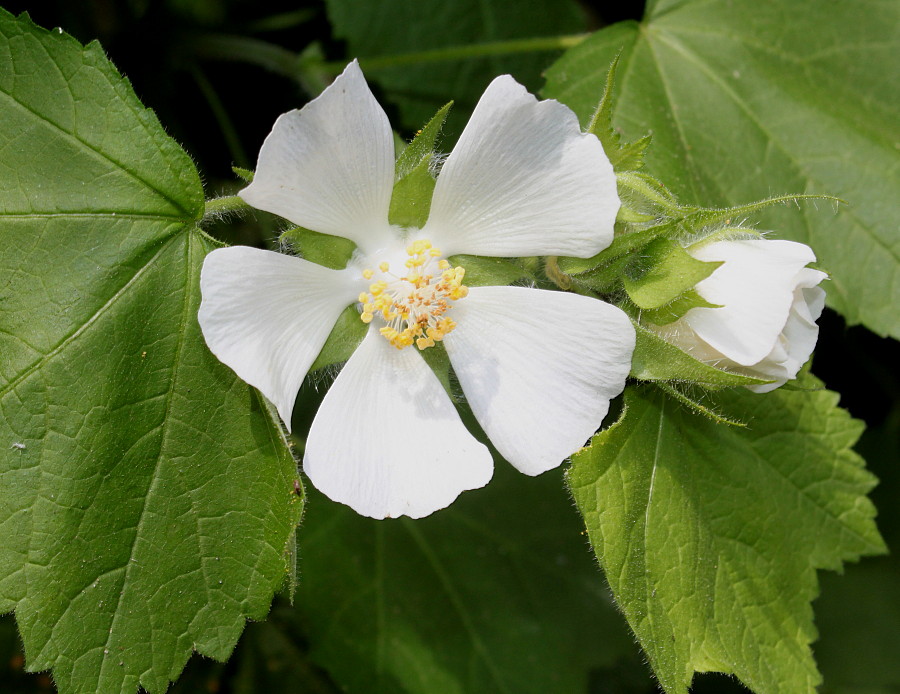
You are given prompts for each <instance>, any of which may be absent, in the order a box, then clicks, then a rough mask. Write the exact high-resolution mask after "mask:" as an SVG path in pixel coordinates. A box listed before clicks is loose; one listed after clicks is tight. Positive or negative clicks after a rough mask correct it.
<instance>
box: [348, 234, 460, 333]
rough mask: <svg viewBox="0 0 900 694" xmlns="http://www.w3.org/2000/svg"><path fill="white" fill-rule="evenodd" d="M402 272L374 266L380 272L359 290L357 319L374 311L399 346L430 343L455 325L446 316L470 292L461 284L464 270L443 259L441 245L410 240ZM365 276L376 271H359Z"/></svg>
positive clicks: (385, 265) (386, 265)
mask: <svg viewBox="0 0 900 694" xmlns="http://www.w3.org/2000/svg"><path fill="white" fill-rule="evenodd" d="M406 254H407V255H408V256H409V258H408V259H407V260H406V263H405V264H406V274H405V275H404V276H402V277H400V276H398V275H396V274H394V273H392V272H390V269H391V268H390V264H389V263H387V262H382V263H380V264H379V265H378V269H379V271H380V274H379V277H378V278H377V280H376V281H375V282H373V283H372V284H371V285H369V291H368V292H362V293H361V294H360V295H359V303H360V304H362V313H361V314H360V316H359V317H360V319H361V320H362V322H363V323H371V322H372V319H373V318H374V317H375V316H380V317H381V319H382V320H384V323H385V325H384V327H382V328H381V329H380V332H381V334H382V335H384V337H385V338H386V339H387V340H388V341H389V342H390V343H391V344H392V345H394V347H396V348H397V349H403V348H404V347H408V346H409V345H411V344H413V343H415V345H416V347H418V348H419V349H425V348H427V347H434V343H435V342H440V341H441V340H443V339H444V336H445V335H446V334H447V333H449V332H450V331H451V330H453V328H455V327H456V323H454V322H453V319H452V318H450V317H449V316H448V315H447V312H448V311H449V310H450V308H452V306H453V302H454V301H456V300H457V299H462V298H463V297H464V296H465V295H466V294H468V293H469V288H468V287H466V286H465V285H464V284H463V283H462V280H463V276H464V275H465V274H466V271H465V270H464V269H463V268H461V267H454V268H451V267H450V263H449V262H447V261H446V260H443V259H442V258H441V251H440V249H439V248H434V247H433V246H432V245H431V242H430V241H427V240H425V239H422V240H419V241H413V243H411V244H410V245H409V246H407V247H406ZM362 274H363V277H364V278H366V279H367V280H371V279H372V278H374V277H375V274H376V273H375V270H373V269H370V268H367V269H365V270H363V273H362Z"/></svg>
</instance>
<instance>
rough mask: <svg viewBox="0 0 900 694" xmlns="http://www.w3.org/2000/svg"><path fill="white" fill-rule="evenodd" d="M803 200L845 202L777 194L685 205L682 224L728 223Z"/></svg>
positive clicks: (708, 224) (706, 225)
mask: <svg viewBox="0 0 900 694" xmlns="http://www.w3.org/2000/svg"><path fill="white" fill-rule="evenodd" d="M804 200H825V201H828V202H831V203H833V204H835V205H839V204H846V202H845V201H844V200H841V199H840V198H836V197H834V196H832V195H777V196H775V197H772V198H766V199H765V200H757V201H756V202H751V203H748V204H746V205H736V206H734V207H721V208H691V207H685V208H683V210H684V211H685V213H686V214H685V217H684V225H685V226H686V227H688V228H698V229H699V228H702V227H708V226H710V225H714V224H730V223H731V221H732V220H734V219H746V218H747V217H748V216H749V215H752V214H755V213H757V212H761V211H762V210H764V209H766V208H769V207H772V206H774V205H790V204H794V205H798V204H799V203H800V202H801V201H804Z"/></svg>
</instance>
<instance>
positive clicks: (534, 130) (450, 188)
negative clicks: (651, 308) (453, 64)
mask: <svg viewBox="0 0 900 694" xmlns="http://www.w3.org/2000/svg"><path fill="white" fill-rule="evenodd" d="M618 210H619V198H618V195H617V193H616V177H615V174H614V173H613V168H612V165H611V164H610V163H609V160H608V159H607V158H606V154H604V152H603V146H602V145H601V144H600V141H599V140H598V139H597V138H596V137H595V136H594V135H589V134H585V133H582V132H581V129H580V127H579V125H578V120H577V118H576V117H575V114H574V113H572V111H571V110H570V109H569V108H568V107H566V106H563V105H562V104H560V103H559V102H557V101H552V100H551V101H541V102H538V101H537V99H535V97H534V96H532V95H531V94H529V93H528V92H527V91H525V88H524V87H523V86H522V85H520V84H518V83H517V82H516V81H515V80H514V79H513V78H512V77H510V76H509V75H503V76H501V77H498V78H497V79H495V80H494V81H493V82H491V84H490V85H489V86H488V88H487V90H486V91H485V92H484V95H483V96H482V97H481V100H480V101H479V102H478V105H477V106H476V107H475V111H474V113H473V114H472V118H471V120H470V121H469V123H468V125H467V126H466V129H465V130H464V131H463V134H462V136H461V137H460V138H459V142H458V143H457V145H456V147H455V148H454V150H453V152H452V153H451V154H450V156H449V157H447V161H446V162H445V163H444V166H443V168H442V169H441V173H440V175H439V176H438V179H437V183H436V185H435V189H434V196H433V199H432V202H431V213H430V216H429V218H428V223H427V224H426V225H425V228H424V229H423V231H422V236H423V237H427V238H428V239H430V240H431V241H432V242H433V243H434V244H435V245H436V246H438V247H439V248H440V249H441V250H443V251H444V253H445V254H448V255H452V254H454V253H469V254H474V255H487V256H502V257H515V256H531V255H567V256H575V257H579V258H587V257H590V256H592V255H594V254H595V253H598V252H599V251H601V250H602V249H604V248H606V247H607V246H608V245H609V244H610V243H611V242H612V237H613V223H614V222H615V219H616V213H617V212H618Z"/></svg>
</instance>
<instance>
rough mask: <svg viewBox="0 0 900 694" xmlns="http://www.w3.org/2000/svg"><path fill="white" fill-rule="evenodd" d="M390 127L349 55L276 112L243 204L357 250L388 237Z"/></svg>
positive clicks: (391, 177) (374, 245) (243, 193)
mask: <svg viewBox="0 0 900 694" xmlns="http://www.w3.org/2000/svg"><path fill="white" fill-rule="evenodd" d="M393 185H394V139H393V135H392V134H391V126H390V123H388V119H387V116H386V115H385V113H384V111H383V110H382V108H381V106H379V105H378V102H377V101H376V100H375V97H374V96H373V95H372V92H371V91H370V89H369V86H368V85H367V84H366V80H365V78H364V77H363V74H362V72H361V71H360V69H359V65H358V64H357V63H356V61H355V60H354V61H353V62H352V63H350V64H349V65H348V66H347V68H346V69H345V70H344V72H343V74H341V75H340V76H339V77H338V78H337V79H336V80H335V81H334V82H333V83H332V84H331V85H330V86H329V87H328V88H326V89H325V91H324V92H322V94H321V95H319V96H318V97H317V98H315V99H313V100H312V101H310V102H309V103H308V104H306V106H304V107H303V108H302V109H300V110H299V111H296V110H295V111H289V112H288V113H285V114H284V115H282V116H280V117H279V118H278V120H277V121H276V122H275V126H274V127H273V128H272V132H271V133H270V134H269V136H268V137H267V138H266V141H265V142H264V143H263V146H262V149H261V150H260V152H259V162H258V163H257V166H256V175H255V176H254V179H253V183H251V184H250V185H249V186H248V187H247V188H244V190H242V191H241V192H240V196H241V197H242V198H243V199H244V200H245V201H246V202H247V203H248V204H250V205H253V207H256V208H258V209H261V210H267V211H268V212H273V213H275V214H277V215H280V216H281V217H284V218H286V219H289V220H290V221H292V222H293V223H294V224H298V225H300V226H302V227H306V228H307V229H312V230H313V231H319V232H321V233H323V234H332V235H334V236H343V237H345V238H348V239H350V240H351V241H354V242H356V244H357V245H359V246H360V247H361V248H363V249H369V250H373V249H377V248H380V247H381V245H382V244H384V243H386V242H388V241H389V239H390V238H391V236H392V234H391V231H390V226H389V225H388V208H389V207H390V204H391V192H392V189H393Z"/></svg>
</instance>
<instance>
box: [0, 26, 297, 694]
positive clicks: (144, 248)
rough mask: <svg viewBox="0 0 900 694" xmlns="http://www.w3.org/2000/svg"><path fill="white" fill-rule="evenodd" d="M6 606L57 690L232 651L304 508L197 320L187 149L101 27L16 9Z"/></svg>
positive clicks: (6, 285) (9, 100)
mask: <svg viewBox="0 0 900 694" xmlns="http://www.w3.org/2000/svg"><path fill="white" fill-rule="evenodd" d="M0 121H2V123H3V127H2V128H0V150H2V151H3V157H2V164H0V354H2V360H0V412H2V416H0V442H2V445H0V535H2V537H3V541H2V543H0V611H10V610H15V612H16V618H17V621H18V624H19V628H20V630H21V633H22V637H23V640H24V643H25V651H26V654H27V665H28V667H29V669H31V670H42V669H50V668H52V670H53V677H54V679H55V681H56V683H57V685H58V687H59V689H60V691H61V692H63V693H66V692H104V693H105V692H115V693H118V692H122V694H131V693H132V692H134V691H135V690H136V689H137V687H138V685H139V684H140V685H142V686H144V687H145V688H146V689H148V690H149V691H151V692H162V691H164V690H165V689H166V686H167V684H168V682H169V681H170V680H171V679H173V678H174V677H176V676H177V675H178V673H179V672H180V670H181V668H182V667H183V665H184V663H185V661H186V660H187V658H188V657H189V656H190V654H191V652H192V650H197V651H199V652H201V653H204V654H206V655H209V656H212V657H215V658H224V657H226V656H227V655H228V654H229V652H230V651H231V649H232V648H233V646H234V643H235V641H236V640H237V638H238V636H239V634H240V633H241V630H242V629H243V626H244V623H245V620H246V619H247V618H261V617H262V616H264V615H265V614H266V612H267V610H268V606H269V602H270V600H271V597H272V594H273V592H274V591H275V589H276V588H277V587H278V586H279V584H280V583H281V581H282V580H283V578H284V571H285V558H284V554H285V547H286V544H287V542H288V540H289V538H290V536H291V533H292V530H293V527H294V525H295V523H296V521H297V519H298V517H299V513H300V509H301V507H302V503H301V499H300V498H299V497H298V496H296V495H295V494H294V493H293V485H292V480H293V478H294V476H295V474H296V473H295V468H294V462H293V460H292V458H291V456H290V455H289V454H288V452H287V448H286V447H285V446H284V444H283V442H282V440H281V438H280V432H279V430H278V428H277V426H276V425H275V424H274V423H273V420H272V419H271V417H270V414H269V412H268V410H267V407H266V405H265V404H264V403H263V402H262V400H261V398H260V397H259V396H258V395H257V394H256V393H255V392H254V391H252V390H251V389H249V388H248V387H247V386H246V385H244V384H243V383H242V382H240V381H239V380H238V379H237V378H236V377H235V376H234V374H233V373H232V372H230V371H229V370H228V369H226V368H225V367H224V366H222V365H221V364H219V363H218V361H217V360H216V359H215V358H214V357H213V356H212V355H211V354H210V352H209V351H208V349H207V348H206V346H205V344H204V342H203V338H202V336H201V334H200V330H199V326H198V324H197V320H196V313H197V308H198V304H199V298H200V297H199V287H198V275H199V271H200V265H201V262H202V260H203V257H204V255H205V254H206V253H207V252H208V251H209V250H210V249H211V248H212V247H213V246H214V244H213V242H211V241H210V240H209V239H208V238H207V237H206V236H205V235H204V234H203V233H202V232H201V231H200V230H199V229H198V228H197V227H196V220H197V219H198V218H199V217H200V216H201V215H202V212H203V204H204V203H203V191H202V188H201V186H200V181H199V178H198V176H197V172H196V170H195V169H194V167H193V165H192V163H191V161H190V159H189V158H188V156H187V155H186V154H185V153H184V152H183V151H182V150H181V149H180V148H179V147H178V145H177V144H176V143H175V142H173V141H172V140H171V139H170V138H169V137H167V136H166V134H165V133H164V132H163V129H162V127H161V126H160V124H159V122H158V121H157V120H156V118H155V116H154V115H153V114H152V113H151V112H150V111H148V110H146V109H144V108H143V107H142V106H141V104H140V102H139V101H138V99H137V97H136V96H135V95H134V93H133V91H132V90H131V87H130V85H129V84H128V83H127V82H126V81H125V80H124V79H123V78H122V77H121V76H120V75H119V74H118V73H117V72H116V70H115V68H114V67H113V66H112V65H111V64H110V63H109V61H108V60H107V59H106V57H105V56H104V54H103V51H102V50H101V49H100V47H99V46H98V45H97V44H91V45H89V46H87V47H84V48H82V46H81V45H80V44H79V43H78V42H76V41H75V40H74V39H72V38H71V37H69V36H67V35H65V34H62V33H61V32H48V31H44V30H42V29H40V28H38V27H36V26H34V25H33V24H32V23H31V22H30V20H29V19H28V18H27V17H26V16H23V17H21V18H19V19H16V18H14V17H12V16H11V15H10V14H8V13H6V12H3V11H0Z"/></svg>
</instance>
